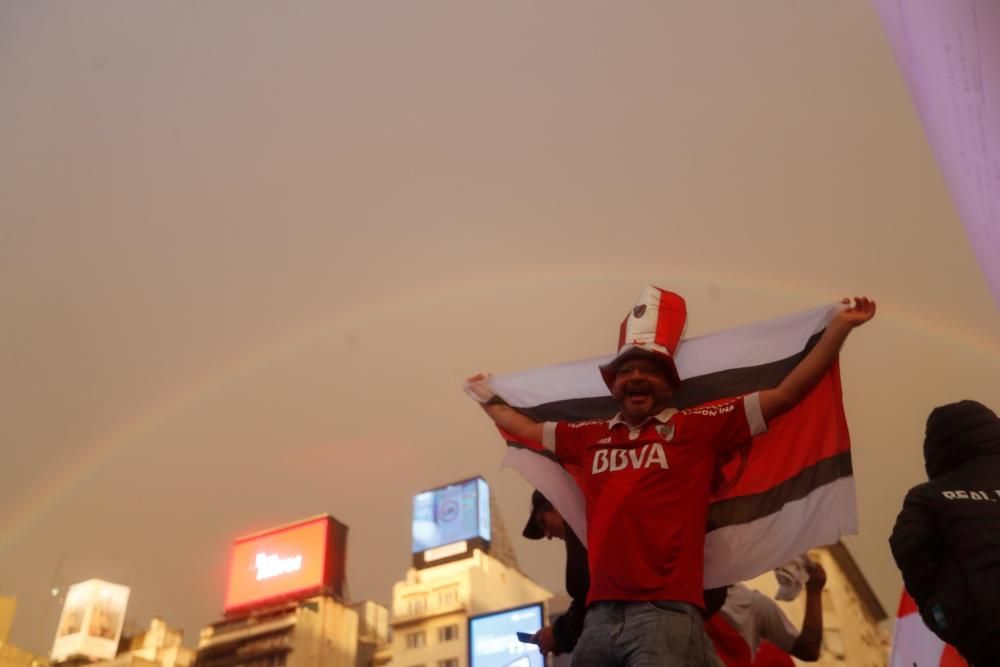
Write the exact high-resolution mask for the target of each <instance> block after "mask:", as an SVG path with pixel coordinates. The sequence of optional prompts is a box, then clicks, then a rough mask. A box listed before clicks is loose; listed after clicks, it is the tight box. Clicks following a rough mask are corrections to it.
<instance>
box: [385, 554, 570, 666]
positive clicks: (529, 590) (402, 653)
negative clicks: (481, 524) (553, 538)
mask: <svg viewBox="0 0 1000 667" xmlns="http://www.w3.org/2000/svg"><path fill="white" fill-rule="evenodd" d="M550 597H552V594H551V593H549V591H547V590H545V589H544V588H542V587H541V586H539V585H538V584H536V583H535V582H534V581H532V580H531V579H529V578H528V577H527V576H525V575H524V574H523V573H521V571H520V570H518V569H517V568H516V567H515V566H514V565H513V564H509V563H505V562H503V561H501V560H500V559H498V558H495V557H493V556H491V555H489V554H486V553H484V552H482V551H480V550H475V551H474V552H473V553H472V555H471V556H470V557H469V558H466V559H463V560H458V561H452V562H449V563H444V564H441V565H436V566H433V567H428V568H424V569H419V570H418V569H415V568H410V570H409V571H408V572H407V573H406V579H405V580H404V581H400V582H397V583H396V584H395V585H394V586H393V589H392V617H391V621H390V625H391V627H392V631H393V637H392V642H391V664H392V665H394V666H398V667H467V665H468V653H469V638H468V621H469V617H471V616H476V615H478V614H483V613H487V612H490V611H497V610H500V609H506V608H510V607H518V606H521V605H525V604H529V603H532V602H545V601H547V600H548V599H549V598H550Z"/></svg>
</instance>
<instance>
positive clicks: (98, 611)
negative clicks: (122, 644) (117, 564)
mask: <svg viewBox="0 0 1000 667" xmlns="http://www.w3.org/2000/svg"><path fill="white" fill-rule="evenodd" d="M128 596H129V588H128V586H120V585H118V584H112V583H109V582H107V581H101V580H100V579H89V580H87V581H83V582H81V583H79V584H73V585H72V586H70V587H69V589H68V590H67V591H66V602H65V604H64V605H63V610H62V614H61V615H60V617H59V625H58V627H57V629H56V639H55V643H54V644H53V645H52V654H51V655H52V659H53V660H65V659H66V658H69V657H72V656H77V655H82V656H86V657H88V658H92V659H97V660H101V659H110V658H113V657H115V655H117V653H118V640H119V639H120V638H121V632H122V625H123V624H124V623H125V608H126V606H127V605H128Z"/></svg>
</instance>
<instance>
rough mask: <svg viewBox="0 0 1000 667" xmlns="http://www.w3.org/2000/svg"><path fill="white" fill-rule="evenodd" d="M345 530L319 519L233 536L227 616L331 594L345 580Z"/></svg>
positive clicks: (338, 591) (328, 519)
mask: <svg viewBox="0 0 1000 667" xmlns="http://www.w3.org/2000/svg"><path fill="white" fill-rule="evenodd" d="M346 542H347V526H345V525H343V524H342V523H340V522H338V521H336V520H335V519H334V518H333V517H331V516H328V515H324V516H320V517H315V518H312V519H306V520H303V521H298V522H296V523H292V524H288V525H285V526H280V527H278V528H272V529H270V530H265V531H262V532H259V533H254V534H253V535H246V536H244V537H240V538H237V539H236V541H235V542H234V543H233V557H232V561H231V564H230V566H229V585H228V587H227V588H226V602H225V610H226V612H232V611H241V610H245V609H251V608H253V607H258V606H262V605H266V604H268V603H272V602H279V601H282V600H289V599H296V598H303V597H309V596H311V595H318V594H320V593H324V592H326V593H331V594H333V595H340V594H342V592H343V590H342V589H343V581H344V551H345V546H346Z"/></svg>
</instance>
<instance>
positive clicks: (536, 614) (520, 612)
mask: <svg viewBox="0 0 1000 667" xmlns="http://www.w3.org/2000/svg"><path fill="white" fill-rule="evenodd" d="M543 614H544V611H543V608H542V604H541V603H540V602H539V603H536V604H531V605H526V606H524V607H517V608H515V609H507V610H505V611H497V612H492V613H489V614H483V615H481V616H473V617H471V618H470V619H469V667H545V658H544V656H542V654H541V652H540V651H539V650H538V647H537V646H535V645H534V644H525V643H524V642H522V641H521V640H519V639H518V638H517V633H518V632H528V633H531V634H534V633H536V632H538V631H539V630H540V629H541V628H542V618H543Z"/></svg>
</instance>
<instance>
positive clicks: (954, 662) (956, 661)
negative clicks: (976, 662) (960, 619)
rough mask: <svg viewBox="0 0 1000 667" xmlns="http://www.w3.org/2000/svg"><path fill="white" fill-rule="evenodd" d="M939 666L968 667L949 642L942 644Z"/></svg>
mask: <svg viewBox="0 0 1000 667" xmlns="http://www.w3.org/2000/svg"><path fill="white" fill-rule="evenodd" d="M941 667H969V663H967V662H966V661H965V658H963V657H962V656H961V655H959V653H958V651H957V650H956V649H955V647H954V646H952V645H951V644H945V645H944V653H942V654H941Z"/></svg>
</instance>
